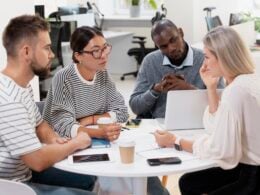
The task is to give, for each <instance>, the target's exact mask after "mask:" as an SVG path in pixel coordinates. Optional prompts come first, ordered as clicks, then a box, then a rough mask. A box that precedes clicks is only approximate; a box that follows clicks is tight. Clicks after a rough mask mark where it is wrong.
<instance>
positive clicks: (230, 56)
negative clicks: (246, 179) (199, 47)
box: [203, 26, 255, 77]
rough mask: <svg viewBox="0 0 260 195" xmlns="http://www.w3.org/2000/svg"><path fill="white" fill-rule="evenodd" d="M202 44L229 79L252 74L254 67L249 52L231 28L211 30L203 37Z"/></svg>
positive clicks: (221, 27) (222, 27)
mask: <svg viewBox="0 0 260 195" xmlns="http://www.w3.org/2000/svg"><path fill="white" fill-rule="evenodd" d="M203 43H204V46H205V47H206V48H207V49H208V50H209V51H210V52H212V54H213V55H214V56H215V57H216V58H217V59H218V60H219V62H220V64H221V65H222V68H223V69H224V71H226V72H227V74H228V75H229V76H230V77H236V76H238V75H240V74H250V73H253V72H254V70H255V65H254V63H253V61H252V57H251V55H250V51H249V49H248V47H246V46H245V43H244V42H243V40H242V38H241V37H240V36H239V35H238V33H237V32H236V31H235V30H233V29H232V28H230V27H224V26H219V27H217V28H214V29H212V30H211V31H210V32H209V33H208V34H207V35H206V36H205V37H204V39H203Z"/></svg>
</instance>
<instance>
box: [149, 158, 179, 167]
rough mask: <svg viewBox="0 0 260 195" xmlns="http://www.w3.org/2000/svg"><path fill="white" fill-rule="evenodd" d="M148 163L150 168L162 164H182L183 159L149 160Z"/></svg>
mask: <svg viewBox="0 0 260 195" xmlns="http://www.w3.org/2000/svg"><path fill="white" fill-rule="evenodd" d="M147 162H148V164H149V165H150V166H158V165H161V164H166V165H167V164H168V165H170V164H180V163H181V159H180V158H179V157H167V158H151V159H147Z"/></svg>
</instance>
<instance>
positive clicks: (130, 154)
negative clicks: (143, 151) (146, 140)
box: [118, 141, 135, 164]
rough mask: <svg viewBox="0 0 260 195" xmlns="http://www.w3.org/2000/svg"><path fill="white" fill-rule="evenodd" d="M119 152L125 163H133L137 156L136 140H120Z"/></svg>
mask: <svg viewBox="0 0 260 195" xmlns="http://www.w3.org/2000/svg"><path fill="white" fill-rule="evenodd" d="M118 145H119V152H120V158H121V162H122V163H123V164H131V163H133V162H134V156H135V142H134V141H120V142H119V144H118Z"/></svg>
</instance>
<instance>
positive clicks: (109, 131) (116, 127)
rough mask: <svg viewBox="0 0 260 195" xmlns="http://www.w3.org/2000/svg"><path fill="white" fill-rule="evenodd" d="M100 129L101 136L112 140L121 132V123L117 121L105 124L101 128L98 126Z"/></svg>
mask: <svg viewBox="0 0 260 195" xmlns="http://www.w3.org/2000/svg"><path fill="white" fill-rule="evenodd" d="M100 130H101V131H102V134H103V137H104V138H106V139H108V140H109V141H114V140H116V139H118V137H119V135H120V132H121V125H120V124H117V123H113V124H109V125H106V126H105V127H103V128H100Z"/></svg>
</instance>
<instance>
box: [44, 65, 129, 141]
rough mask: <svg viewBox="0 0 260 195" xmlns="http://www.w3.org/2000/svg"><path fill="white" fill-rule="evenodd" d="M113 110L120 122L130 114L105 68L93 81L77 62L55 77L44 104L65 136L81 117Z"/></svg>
mask: <svg viewBox="0 0 260 195" xmlns="http://www.w3.org/2000/svg"><path fill="white" fill-rule="evenodd" d="M106 112H113V113H115V115H116V119H117V122H125V121H126V120H127V118H128V112H127V107H126V106H125V102H124V99H123V96H122V95H121V94H120V93H119V92H118V91H117V90H116V87H115V84H114V83H113V82H112V80H111V78H110V77H109V75H108V73H107V71H106V70H104V71H98V72H97V73H96V75H95V78H94V80H93V82H92V83H89V81H86V80H84V78H83V77H81V75H80V73H79V72H78V69H77V67H76V65H74V64H72V65H70V66H67V67H65V68H63V69H62V70H60V71H59V72H58V73H56V75H55V76H54V78H53V79H52V85H51V88H50V90H49V92H48V96H47V100H46V103H45V108H44V119H45V120H46V121H48V123H49V124H50V125H51V126H52V127H53V128H54V129H55V131H56V132H58V133H59V134H60V135H61V136H63V137H73V133H72V129H73V127H75V125H76V126H77V125H79V123H78V119H80V118H82V117H86V116H91V115H94V114H103V113H106Z"/></svg>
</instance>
